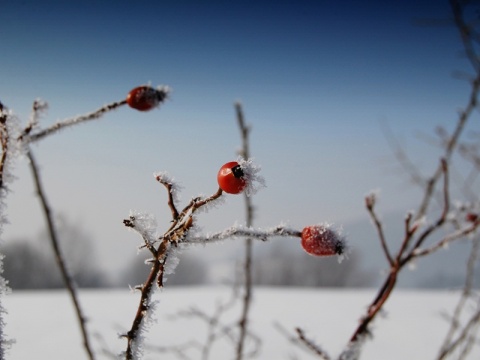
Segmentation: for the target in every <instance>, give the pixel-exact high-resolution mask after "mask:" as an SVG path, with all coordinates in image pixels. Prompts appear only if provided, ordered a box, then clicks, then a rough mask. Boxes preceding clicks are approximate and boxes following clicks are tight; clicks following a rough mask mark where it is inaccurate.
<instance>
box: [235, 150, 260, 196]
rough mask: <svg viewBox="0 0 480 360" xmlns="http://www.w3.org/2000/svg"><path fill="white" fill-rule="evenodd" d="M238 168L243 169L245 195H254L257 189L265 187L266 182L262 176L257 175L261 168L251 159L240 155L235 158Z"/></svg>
mask: <svg viewBox="0 0 480 360" xmlns="http://www.w3.org/2000/svg"><path fill="white" fill-rule="evenodd" d="M237 162H238V164H239V165H240V168H241V169H242V171H243V174H244V177H245V180H246V183H247V187H246V188H245V194H246V195H247V196H253V195H255V194H256V193H257V192H258V191H259V190H261V189H262V188H264V187H266V186H267V185H266V182H265V179H264V177H263V176H261V175H258V173H259V172H260V170H261V166H260V165H256V164H255V163H254V161H253V159H251V158H250V159H248V160H245V159H244V158H242V157H239V158H238V159H237Z"/></svg>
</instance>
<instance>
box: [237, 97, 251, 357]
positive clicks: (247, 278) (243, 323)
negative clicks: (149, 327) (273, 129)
mask: <svg viewBox="0 0 480 360" xmlns="http://www.w3.org/2000/svg"><path fill="white" fill-rule="evenodd" d="M235 110H236V114H237V122H238V127H239V129H240V134H241V138H242V150H241V151H240V155H241V156H242V157H243V158H244V159H248V158H250V149H249V133H250V128H249V127H248V126H247V125H246V124H245V120H244V119H245V118H244V116H243V110H242V106H241V104H240V103H236V104H235ZM244 199H245V208H246V226H247V228H249V227H251V226H252V224H253V205H252V200H251V198H250V197H249V196H247V195H246V194H244ZM252 256H253V243H252V239H251V238H247V239H245V262H244V266H243V273H244V294H243V303H242V305H243V306H242V313H241V316H240V321H239V326H240V334H239V338H238V342H237V358H236V359H237V360H241V359H242V357H243V348H244V346H245V338H246V334H247V329H248V313H249V311H250V305H251V302H252Z"/></svg>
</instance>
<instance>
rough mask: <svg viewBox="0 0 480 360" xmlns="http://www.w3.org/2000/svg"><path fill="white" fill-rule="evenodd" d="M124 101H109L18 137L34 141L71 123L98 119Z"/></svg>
mask: <svg viewBox="0 0 480 360" xmlns="http://www.w3.org/2000/svg"><path fill="white" fill-rule="evenodd" d="M126 103H127V101H126V100H122V101H117V102H113V103H110V104H108V105H104V106H102V107H101V108H100V109H98V110H96V111H94V112H91V113H88V114H85V115H80V116H76V117H72V118H69V119H66V120H63V121H59V122H57V123H55V124H53V125H52V126H50V127H48V128H46V129H43V130H40V131H38V132H36V133H33V134H30V135H27V136H26V137H25V138H24V137H23V136H22V137H20V140H23V139H25V141H27V142H35V141H38V140H41V139H43V138H45V137H46V136H48V135H51V134H54V133H56V132H57V131H59V130H61V129H64V128H66V127H68V126H72V125H75V124H80V123H82V122H85V121H88V120H94V119H98V118H99V117H101V116H102V115H103V114H105V113H106V112H108V111H111V110H114V109H117V108H119V107H120V106H122V105H125V104H126Z"/></svg>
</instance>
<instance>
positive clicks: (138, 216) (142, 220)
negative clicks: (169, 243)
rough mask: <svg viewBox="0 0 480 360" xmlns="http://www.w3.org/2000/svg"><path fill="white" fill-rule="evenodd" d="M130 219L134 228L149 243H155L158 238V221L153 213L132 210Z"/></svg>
mask: <svg viewBox="0 0 480 360" xmlns="http://www.w3.org/2000/svg"><path fill="white" fill-rule="evenodd" d="M129 217H130V220H131V221H132V223H133V228H134V229H135V230H136V231H137V232H138V233H139V234H140V235H141V236H142V237H143V239H144V240H145V241H146V242H148V243H149V244H154V243H155V241H156V239H157V221H156V220H155V217H154V216H153V215H152V214H147V213H142V212H139V211H136V210H130V214H129Z"/></svg>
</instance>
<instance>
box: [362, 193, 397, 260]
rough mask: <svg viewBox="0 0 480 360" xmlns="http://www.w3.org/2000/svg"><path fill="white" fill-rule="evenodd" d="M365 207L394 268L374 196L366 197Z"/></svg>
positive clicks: (385, 253)
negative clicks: (376, 210)
mask: <svg viewBox="0 0 480 360" xmlns="http://www.w3.org/2000/svg"><path fill="white" fill-rule="evenodd" d="M365 205H366V208H367V211H368V213H369V214H370V218H371V219H372V221H373V224H374V225H375V228H376V229H377V233H378V238H379V239H380V244H381V245H382V249H383V253H384V255H385V257H386V258H387V260H388V263H389V264H390V266H393V259H392V255H390V251H389V250H388V246H387V241H386V239H385V233H384V232H383V226H382V223H381V222H380V220H379V219H378V216H377V214H376V212H375V195H374V194H371V195H369V196H367V197H366V199H365Z"/></svg>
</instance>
